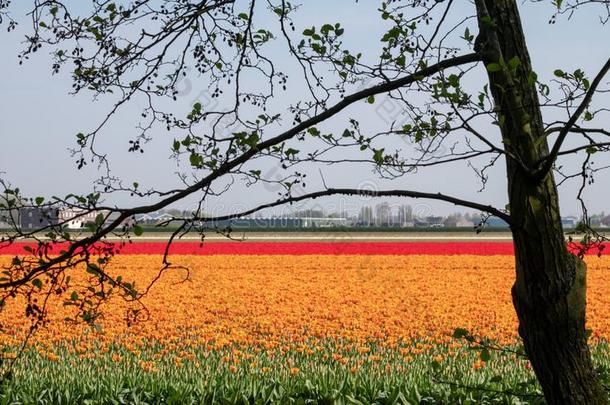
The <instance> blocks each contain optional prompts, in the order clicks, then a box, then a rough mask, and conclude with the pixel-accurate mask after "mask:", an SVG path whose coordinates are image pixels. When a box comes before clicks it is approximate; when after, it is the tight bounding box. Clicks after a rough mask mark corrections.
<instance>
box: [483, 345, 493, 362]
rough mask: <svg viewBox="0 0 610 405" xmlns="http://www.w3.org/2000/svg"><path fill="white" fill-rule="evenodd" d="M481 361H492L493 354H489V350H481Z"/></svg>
mask: <svg viewBox="0 0 610 405" xmlns="http://www.w3.org/2000/svg"><path fill="white" fill-rule="evenodd" d="M480 357H481V360H483V361H484V362H488V361H489V360H491V354H490V353H489V350H488V349H487V348H485V349H483V350H481V356H480Z"/></svg>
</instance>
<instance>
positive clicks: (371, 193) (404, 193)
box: [194, 188, 511, 225]
mask: <svg viewBox="0 0 610 405" xmlns="http://www.w3.org/2000/svg"><path fill="white" fill-rule="evenodd" d="M332 195H352V196H354V195H355V196H366V197H408V198H419V199H428V200H438V201H445V202H448V203H452V204H455V205H459V206H461V207H467V208H472V209H475V210H479V211H482V212H486V213H488V214H491V215H494V216H496V217H498V218H501V219H503V220H504V221H506V222H507V223H508V224H509V225H510V224H511V217H510V215H509V214H507V213H505V212H503V211H500V210H499V209H497V208H495V207H493V206H491V205H485V204H480V203H476V202H473V201H468V200H463V199H461V198H457V197H453V196H449V195H446V194H441V193H425V192H421V191H412V190H380V191H376V190H361V189H355V188H328V189H326V190H322V191H316V192H313V193H308V194H303V195H300V196H296V197H288V198H282V199H279V200H277V201H274V202H270V203H267V204H262V205H259V206H257V207H255V208H251V209H249V210H246V211H243V212H239V213H235V214H228V215H223V216H217V217H207V218H195V219H194V220H201V221H207V222H213V221H226V220H230V219H235V218H242V217H244V216H247V215H250V214H254V213H255V212H258V211H261V210H263V209H266V208H273V207H277V206H280V205H285V204H293V203H295V202H299V201H304V200H312V199H316V198H320V197H327V196H332Z"/></svg>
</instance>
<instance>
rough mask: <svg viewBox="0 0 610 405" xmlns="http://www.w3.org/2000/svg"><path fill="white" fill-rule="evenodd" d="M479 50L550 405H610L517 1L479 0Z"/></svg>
mask: <svg viewBox="0 0 610 405" xmlns="http://www.w3.org/2000/svg"><path fill="white" fill-rule="evenodd" d="M476 7H477V15H478V20H479V30H480V34H479V38H477V41H476V46H475V48H476V49H477V51H478V52H480V53H481V55H482V57H483V60H484V61H485V64H486V65H487V66H489V64H492V63H494V64H498V65H499V67H498V65H493V66H492V67H491V68H489V67H488V76H489V81H490V89H491V92H492V95H493V98H494V101H495V103H496V111H497V115H498V123H499V125H500V129H501V132H502V138H503V143H504V148H505V150H506V151H507V152H508V153H510V155H511V157H508V156H507V158H506V161H507V174H508V197H509V204H510V205H509V207H510V213H511V217H512V221H513V222H512V224H511V230H512V233H513V239H514V246H515V260H516V281H515V284H514V286H513V289H512V296H513V303H514V306H515V309H516V312H517V315H518V317H519V334H520V336H521V337H522V339H523V342H524V346H525V351H526V353H527V355H528V357H529V359H530V361H531V363H532V367H533V369H534V372H535V373H536V376H537V378H538V381H539V382H540V385H541V386H542V390H543V391H544V395H545V398H546V400H547V402H548V403H549V404H561V405H564V404H588V405H591V404H607V403H608V396H607V394H606V393H605V392H604V390H603V388H602V386H601V384H600V382H599V381H598V379H597V376H596V373H595V370H594V368H593V364H592V362H591V355H590V352H589V347H588V345H587V336H586V332H585V291H586V282H585V280H586V266H585V264H584V262H582V261H581V260H580V259H578V258H577V257H575V256H574V255H572V254H570V253H569V252H568V251H567V247H566V243H565V239H564V234H563V229H562V226H561V217H560V213H559V202H558V195H557V186H556V183H555V180H554V177H553V173H552V172H551V173H549V174H547V175H545V176H542V177H541V178H537V177H536V176H533V175H532V170H531V169H533V168H535V167H536V166H537V165H538V162H539V161H540V160H541V159H543V158H544V157H546V156H547V155H548V150H549V148H548V143H547V140H546V136H545V133H544V127H543V121H542V114H541V109H540V105H539V101H538V95H537V92H536V87H535V79H534V78H533V76H532V73H531V72H532V68H531V62H530V58H529V54H528V51H527V46H526V42H525V38H524V35H523V30H522V27H521V22H520V18H519V12H518V9H517V4H516V1H515V0H476Z"/></svg>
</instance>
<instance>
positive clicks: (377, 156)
mask: <svg viewBox="0 0 610 405" xmlns="http://www.w3.org/2000/svg"><path fill="white" fill-rule="evenodd" d="M383 151H384V149H383V148H381V149H375V152H374V153H373V160H374V161H375V163H377V164H378V165H381V164H383Z"/></svg>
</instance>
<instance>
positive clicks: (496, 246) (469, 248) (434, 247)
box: [0, 241, 608, 256]
mask: <svg viewBox="0 0 610 405" xmlns="http://www.w3.org/2000/svg"><path fill="white" fill-rule="evenodd" d="M27 245H29V246H33V245H32V244H27V243H14V244H12V245H9V246H0V255H2V254H4V255H21V254H27V252H26V251H25V250H24V247H26V246H27ZM116 247H117V249H118V252H119V253H120V254H163V252H164V251H165V248H166V243H165V242H134V243H130V244H126V245H125V246H123V247H119V245H118V244H117V245H116ZM65 248H66V245H65V244H56V245H53V246H52V250H51V253H59V252H60V251H61V250H62V249H65ZM571 250H572V251H576V248H575V247H571ZM607 251H608V249H602V251H601V252H602V253H605V252H607ZM170 253H171V254H173V255H481V256H488V255H512V254H513V253H514V251H513V244H512V242H344V241H341V242H206V243H204V244H200V243H198V242H174V243H173V244H172V246H171V247H170ZM597 253H598V248H594V249H591V250H590V252H589V254H597Z"/></svg>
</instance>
